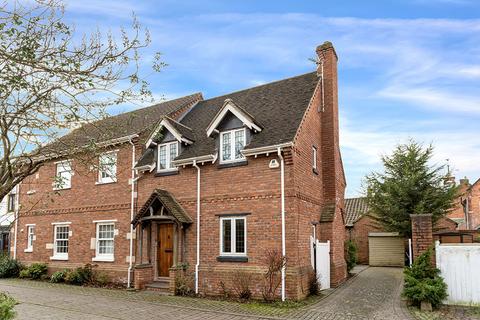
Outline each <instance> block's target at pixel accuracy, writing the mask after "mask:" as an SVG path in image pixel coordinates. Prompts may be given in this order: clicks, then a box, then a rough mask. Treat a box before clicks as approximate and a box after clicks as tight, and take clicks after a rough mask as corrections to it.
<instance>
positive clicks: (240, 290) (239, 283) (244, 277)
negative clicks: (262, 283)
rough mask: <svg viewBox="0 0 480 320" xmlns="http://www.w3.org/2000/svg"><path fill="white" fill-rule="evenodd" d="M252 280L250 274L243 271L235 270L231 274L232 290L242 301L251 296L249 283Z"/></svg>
mask: <svg viewBox="0 0 480 320" xmlns="http://www.w3.org/2000/svg"><path fill="white" fill-rule="evenodd" d="M251 282H252V276H251V274H249V273H247V272H245V271H236V272H234V274H233V291H235V294H236V295H237V297H238V298H239V299H240V300H242V301H248V300H250V298H251V297H252V291H250V284H251Z"/></svg>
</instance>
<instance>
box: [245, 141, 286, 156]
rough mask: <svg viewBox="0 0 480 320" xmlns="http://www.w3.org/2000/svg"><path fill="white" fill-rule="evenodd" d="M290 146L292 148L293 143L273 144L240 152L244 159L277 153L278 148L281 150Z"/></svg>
mask: <svg viewBox="0 0 480 320" xmlns="http://www.w3.org/2000/svg"><path fill="white" fill-rule="evenodd" d="M292 146H293V142H285V143H280V144H275V145H271V146H265V147H258V148H253V149H243V150H242V151H241V152H242V154H243V155H244V156H246V157H248V156H258V155H261V154H270V153H277V152H278V150H279V148H280V149H283V148H288V147H292Z"/></svg>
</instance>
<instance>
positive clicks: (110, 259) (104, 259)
mask: <svg viewBox="0 0 480 320" xmlns="http://www.w3.org/2000/svg"><path fill="white" fill-rule="evenodd" d="M92 261H93V262H114V261H115V259H114V258H113V257H93V258H92Z"/></svg>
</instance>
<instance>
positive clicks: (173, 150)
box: [168, 142, 178, 168]
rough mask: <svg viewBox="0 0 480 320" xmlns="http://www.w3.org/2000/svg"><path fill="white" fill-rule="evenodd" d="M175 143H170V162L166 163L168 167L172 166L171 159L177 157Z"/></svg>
mask: <svg viewBox="0 0 480 320" xmlns="http://www.w3.org/2000/svg"><path fill="white" fill-rule="evenodd" d="M177 155H178V153H177V143H176V142H175V143H172V144H171V145H170V163H169V164H168V167H169V168H173V165H172V161H173V160H174V159H175V158H176V157H177Z"/></svg>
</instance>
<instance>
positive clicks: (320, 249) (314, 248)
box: [310, 236, 330, 290]
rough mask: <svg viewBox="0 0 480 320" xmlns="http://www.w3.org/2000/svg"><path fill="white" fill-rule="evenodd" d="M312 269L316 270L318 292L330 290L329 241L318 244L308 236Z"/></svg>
mask: <svg viewBox="0 0 480 320" xmlns="http://www.w3.org/2000/svg"><path fill="white" fill-rule="evenodd" d="M310 249H311V250H310V254H311V262H312V268H314V269H315V268H316V269H317V278H318V280H319V281H320V290H324V289H330V241H327V242H320V241H318V240H315V239H314V238H313V237H311V236H310Z"/></svg>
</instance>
